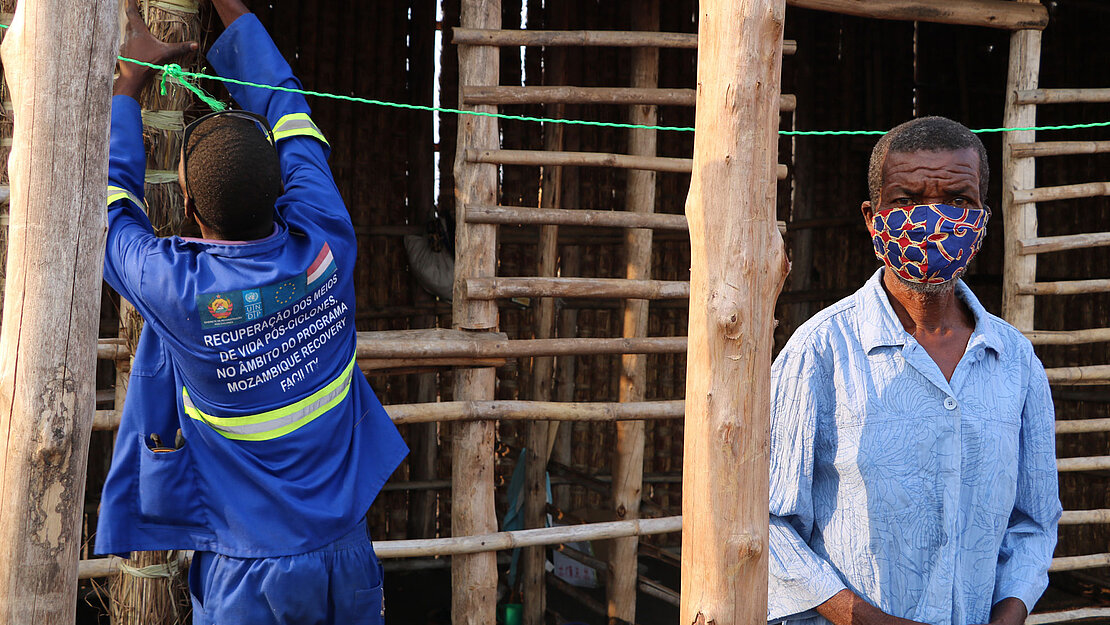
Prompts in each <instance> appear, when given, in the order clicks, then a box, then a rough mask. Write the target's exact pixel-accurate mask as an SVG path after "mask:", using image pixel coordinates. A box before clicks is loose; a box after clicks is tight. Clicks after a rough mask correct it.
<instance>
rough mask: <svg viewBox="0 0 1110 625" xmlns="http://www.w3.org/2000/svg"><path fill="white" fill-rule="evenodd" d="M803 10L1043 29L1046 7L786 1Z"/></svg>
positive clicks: (982, 1) (918, 0) (1001, 1)
mask: <svg viewBox="0 0 1110 625" xmlns="http://www.w3.org/2000/svg"><path fill="white" fill-rule="evenodd" d="M786 3H787V4H789V5H792V6H796V7H799V8H804V9H817V10H819V11H831V12H834V13H843V14H844V15H854V16H856V17H870V18H877V19H888V20H907V21H915V22H935V23H939V24H963V25H966V26H986V27H988V28H1001V29H1003V30H1024V29H1032V30H1043V29H1044V27H1045V26H1048V10H1047V9H1045V8H1044V7H1043V6H1041V4H1040V3H1039V2H1038V3H1019V2H1009V1H1006V0H786Z"/></svg>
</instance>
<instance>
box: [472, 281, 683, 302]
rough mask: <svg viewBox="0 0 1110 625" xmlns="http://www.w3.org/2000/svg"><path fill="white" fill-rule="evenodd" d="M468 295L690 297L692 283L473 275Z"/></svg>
mask: <svg viewBox="0 0 1110 625" xmlns="http://www.w3.org/2000/svg"><path fill="white" fill-rule="evenodd" d="M466 296H467V297H468V298H470V299H477V300H491V299H502V298H512V297H576V298H582V299H606V298H628V299H649V300H656V299H685V298H688V297H690V283H689V282H683V281H677V280H673V281H672V280H624V279H619V278H470V279H468V280H467V281H466Z"/></svg>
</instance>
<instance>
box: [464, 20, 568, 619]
mask: <svg viewBox="0 0 1110 625" xmlns="http://www.w3.org/2000/svg"><path fill="white" fill-rule="evenodd" d="M565 4H566V3H563V5H564V6H565ZM543 80H544V82H546V83H552V82H553V83H555V84H561V83H562V82H563V81H565V80H566V55H565V53H564V51H563V50H558V49H551V50H550V52H549V53H548V55H547V56H546V57H545V68H544V75H543ZM463 99H464V100H465V99H466V92H465V91H464V92H463ZM565 111H566V107H565V106H564V105H563V104H555V105H554V106H552V107H551V109H550V113H551V117H554V118H557V119H558V118H562V117H564V116H565ZM565 128H566V127H565V125H563V124H548V125H546V126H545V127H544V133H545V134H544V149H545V150H551V151H560V150H562V149H563V132H564V130H565ZM562 187H563V168H562V167H559V166H555V167H544V168H543V181H542V183H541V187H540V209H541V210H542V209H559V208H560V207H561V206H562ZM558 242H559V226H557V225H543V226H541V227H540V241H539V250H538V251H539V254H538V255H539V262H538V267H537V275H539V276H541V277H545V278H553V277H555V275H556V274H557V273H558V271H557V270H558V263H559V249H558ZM554 336H555V300H554V299H553V298H550V297H545V298H542V299H540V300H539V305H538V306H537V307H536V313H535V337H536V338H537V339H550V338H552V337H554ZM554 375H555V358H554V357H552V356H537V357H535V358H533V359H532V398H533V399H535V400H536V401H548V400H550V399H551V395H552V391H553V390H554V382H555V380H554ZM549 434H551V432H550V424H549V422H547V421H539V420H533V421H529V422H528V424H527V426H526V427H525V447H526V449H527V451H526V452H525V453H526V456H525V458H526V460H525V466H524V527H525V528H529V529H530V528H536V527H544V525H545V522H544V521H545V519H546V517H547V457H548V456H547V450H548V436H549ZM546 554H547V549H546V548H545V547H544V546H535V547H528V548H526V549H524V551H523V552H522V554H521V555H522V559H521V593H522V595H523V598H524V625H543V622H544V615H545V613H546V612H547V585H546V584H545V583H544V578H545V577H546V575H547V571H546V563H547V555H546Z"/></svg>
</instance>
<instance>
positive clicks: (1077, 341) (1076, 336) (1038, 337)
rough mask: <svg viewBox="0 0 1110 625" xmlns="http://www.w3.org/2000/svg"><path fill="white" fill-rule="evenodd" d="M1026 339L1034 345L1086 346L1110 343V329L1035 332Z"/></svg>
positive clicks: (1028, 333)
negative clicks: (1088, 344)
mask: <svg viewBox="0 0 1110 625" xmlns="http://www.w3.org/2000/svg"><path fill="white" fill-rule="evenodd" d="M1025 338H1027V339H1029V342H1030V343H1032V344H1034V345H1085V344H1087V343H1105V342H1108V341H1110V328H1093V329H1090V330H1033V331H1032V332H1026V333H1025Z"/></svg>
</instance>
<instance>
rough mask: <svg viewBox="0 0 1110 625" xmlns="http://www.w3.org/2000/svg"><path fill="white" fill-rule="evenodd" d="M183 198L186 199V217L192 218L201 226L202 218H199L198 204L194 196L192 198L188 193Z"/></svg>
mask: <svg viewBox="0 0 1110 625" xmlns="http://www.w3.org/2000/svg"><path fill="white" fill-rule="evenodd" d="M183 199H184V200H185V219H191V220H193V221H195V222H196V224H197V225H198V226H199V225H200V220H199V219H197V205H196V202H194V201H193V198H191V197H189V196H187V195H186V196H184V198H183Z"/></svg>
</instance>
